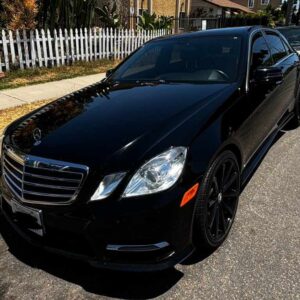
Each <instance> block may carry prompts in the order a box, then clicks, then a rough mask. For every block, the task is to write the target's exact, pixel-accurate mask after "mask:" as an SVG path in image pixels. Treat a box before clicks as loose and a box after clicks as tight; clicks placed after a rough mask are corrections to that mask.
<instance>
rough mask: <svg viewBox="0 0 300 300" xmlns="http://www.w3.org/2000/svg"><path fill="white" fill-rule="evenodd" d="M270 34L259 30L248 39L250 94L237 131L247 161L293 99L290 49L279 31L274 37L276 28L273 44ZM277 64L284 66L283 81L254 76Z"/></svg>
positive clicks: (248, 93)
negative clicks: (267, 82)
mask: <svg viewBox="0 0 300 300" xmlns="http://www.w3.org/2000/svg"><path fill="white" fill-rule="evenodd" d="M267 36H268V32H263V31H261V30H259V31H256V32H255V33H254V34H253V35H252V36H251V37H250V41H249V43H250V47H249V51H250V53H249V61H248V78H247V95H246V97H245V98H244V99H243V103H242V104H240V109H239V111H238V113H239V114H240V116H241V117H243V118H244V122H243V124H242V125H241V127H240V129H239V130H238V133H237V136H238V139H239V141H240V143H241V144H242V145H243V153H244V161H245V162H246V163H247V162H248V161H249V160H250V159H251V157H252V156H253V155H254V153H255V152H256V151H257V150H258V149H259V147H260V146H261V145H262V144H263V142H264V141H265V140H266V139H267V137H268V136H269V135H270V134H271V133H272V132H273V131H274V130H275V128H276V127H277V124H278V122H279V121H280V119H281V118H282V117H283V115H284V113H285V111H286V110H287V109H288V104H289V103H290V101H292V99H291V98H292V94H293V93H292V81H293V79H292V77H293V76H294V75H290V74H292V73H290V72H291V67H288V66H287V64H289V66H290V62H289V63H287V61H289V59H290V58H289V56H290V53H288V52H287V51H286V48H285V47H284V45H283V43H282V41H281V39H280V37H279V36H278V35H277V34H275V38H274V37H273V31H272V37H271V39H269V38H268V40H270V44H271V45H270V46H269V44H268V43H267V40H266V38H267ZM278 39H279V41H278ZM279 42H280V43H281V44H280V43H279ZM276 43H279V45H278V44H276ZM284 61H286V62H284ZM277 65H279V66H280V67H282V71H283V75H284V77H283V79H282V80H281V81H278V82H276V84H273V85H263V84H260V83H259V82H257V81H256V80H255V79H254V74H255V72H256V70H257V69H259V68H264V67H266V68H268V67H272V66H277ZM294 83H296V80H294ZM294 87H295V85H294Z"/></svg>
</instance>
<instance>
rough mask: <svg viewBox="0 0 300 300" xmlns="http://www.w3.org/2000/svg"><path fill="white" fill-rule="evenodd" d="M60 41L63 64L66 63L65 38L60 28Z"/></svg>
mask: <svg viewBox="0 0 300 300" xmlns="http://www.w3.org/2000/svg"><path fill="white" fill-rule="evenodd" d="M59 43H60V55H61V64H62V65H63V66H64V65H65V50H64V39H63V36H62V30H61V28H60V29H59Z"/></svg>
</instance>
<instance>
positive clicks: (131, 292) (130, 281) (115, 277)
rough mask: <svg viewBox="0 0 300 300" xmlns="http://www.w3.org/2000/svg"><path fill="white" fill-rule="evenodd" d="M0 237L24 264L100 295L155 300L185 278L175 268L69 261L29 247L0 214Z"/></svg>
mask: <svg viewBox="0 0 300 300" xmlns="http://www.w3.org/2000/svg"><path fill="white" fill-rule="evenodd" d="M0 235H2V237H3V239H4V241H5V242H6V244H7V246H8V248H9V252H10V253H11V254H13V255H14V256H15V257H16V258H17V259H18V260H20V261H21V262H23V263H25V264H26V265H29V266H31V267H32V268H37V269H41V270H44V271H45V272H47V273H49V274H51V275H53V276H55V277H58V278H61V279H63V280H65V281H67V282H71V283H73V284H77V285H79V286H81V287H82V288H83V289H84V290H85V291H87V292H89V293H93V294H97V295H101V296H107V297H114V298H123V299H150V298H155V297H158V296H160V295H162V294H164V293H165V292H167V291H168V290H169V289H170V288H172V287H173V286H174V285H175V284H176V283H177V282H178V281H179V280H180V279H181V278H182V277H183V275H184V274H183V273H182V272H180V271H178V270H176V269H175V268H173V269H170V270H167V271H162V272H155V273H127V272H117V271H108V270H100V269H96V268H93V267H91V266H89V265H88V264H86V263H83V262H80V261H75V260H71V259H66V258H64V257H61V256H58V255H55V254H52V253H48V252H46V251H43V250H40V249H37V248H35V247H33V246H31V245H29V244H28V243H27V242H25V241H24V240H23V239H22V238H21V237H19V236H18V235H17V234H16V233H15V232H14V231H13V229H12V228H11V227H10V226H9V224H8V223H7V222H6V221H5V220H4V219H3V216H1V215H0ZM0 238H1V236H0Z"/></svg>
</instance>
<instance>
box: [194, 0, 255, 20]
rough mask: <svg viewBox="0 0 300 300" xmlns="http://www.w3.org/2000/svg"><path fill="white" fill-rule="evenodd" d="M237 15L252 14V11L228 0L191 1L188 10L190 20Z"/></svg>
mask: <svg viewBox="0 0 300 300" xmlns="http://www.w3.org/2000/svg"><path fill="white" fill-rule="evenodd" d="M237 1H238V0H237ZM237 13H252V11H251V9H249V8H248V7H247V6H244V5H241V4H239V3H236V2H233V1H230V0H193V1H192V4H191V9H190V17H192V18H200V17H201V18H215V17H226V16H231V15H232V14H237Z"/></svg>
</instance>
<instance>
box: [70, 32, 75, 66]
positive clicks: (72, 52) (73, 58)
mask: <svg viewBox="0 0 300 300" xmlns="http://www.w3.org/2000/svg"><path fill="white" fill-rule="evenodd" d="M70 45H71V61H72V62H73V61H74V60H75V54H74V35H73V29H72V28H71V29H70Z"/></svg>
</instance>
